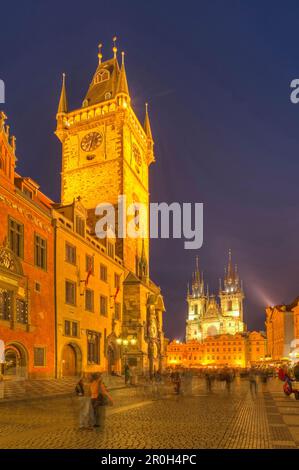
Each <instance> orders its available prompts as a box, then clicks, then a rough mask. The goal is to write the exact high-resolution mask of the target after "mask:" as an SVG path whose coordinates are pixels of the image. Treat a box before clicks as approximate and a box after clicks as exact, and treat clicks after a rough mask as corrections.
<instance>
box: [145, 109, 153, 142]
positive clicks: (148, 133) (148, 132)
mask: <svg viewBox="0 0 299 470" xmlns="http://www.w3.org/2000/svg"><path fill="white" fill-rule="evenodd" d="M143 129H144V130H145V133H146V136H147V138H148V139H149V140H151V141H152V140H153V136H152V129H151V123H150V119H149V115H148V103H145V119H144V125H143Z"/></svg>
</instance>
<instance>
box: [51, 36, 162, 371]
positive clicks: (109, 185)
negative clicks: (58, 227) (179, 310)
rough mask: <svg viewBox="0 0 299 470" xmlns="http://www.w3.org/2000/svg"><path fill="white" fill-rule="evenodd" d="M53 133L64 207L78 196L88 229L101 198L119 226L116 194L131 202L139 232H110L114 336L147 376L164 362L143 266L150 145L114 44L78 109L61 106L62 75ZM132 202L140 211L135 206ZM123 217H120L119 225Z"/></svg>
mask: <svg viewBox="0 0 299 470" xmlns="http://www.w3.org/2000/svg"><path fill="white" fill-rule="evenodd" d="M56 135H57V137H58V138H59V140H60V141H61V143H62V173H61V175H62V176H61V202H62V204H63V205H69V204H72V202H73V201H74V200H76V199H78V198H80V201H81V203H82V204H83V206H84V208H85V209H86V211H87V219H88V226H89V227H90V229H91V231H92V232H93V233H94V232H95V227H96V223H97V221H98V220H99V219H98V218H97V215H96V207H97V206H98V205H99V204H103V203H104V204H107V203H108V204H110V205H113V207H114V208H115V213H116V220H117V224H116V225H117V228H119V227H120V225H121V224H120V220H119V218H120V217H121V216H120V210H119V201H120V197H121V196H124V197H125V199H126V203H127V206H131V207H132V206H133V208H134V207H135V209H134V215H135V218H136V217H137V218H138V217H140V218H141V217H142V218H143V220H142V228H143V232H142V233H140V236H138V237H135V238H134V237H129V236H126V235H125V234H123V236H121V234H119V233H117V235H118V236H117V237H116V239H115V255H116V256H117V257H118V258H119V259H120V260H122V263H123V267H124V280H123V312H122V332H121V335H120V336H119V337H118V338H116V340H118V343H119V344H121V345H122V353H123V357H124V358H125V362H127V363H128V364H129V365H131V366H135V367H137V369H138V370H140V371H142V370H149V371H150V373H151V374H152V373H153V371H154V370H155V369H156V370H158V369H161V367H162V363H163V356H164V334H163V312H164V310H165V308H164V303H163V297H162V295H161V292H160V288H159V287H158V286H157V285H156V284H155V283H154V282H153V281H152V280H151V279H150V271H149V260H150V254H149V225H148V220H147V214H148V211H149V167H150V165H151V164H152V163H153V162H154V161H155V157H154V142H153V137H152V132H151V126H150V120H149V115H148V109H147V106H146V110H145V119H144V124H143V125H142V124H141V123H140V121H139V119H138V118H137V116H136V114H135V112H134V109H133V105H132V101H131V96H130V92H129V86H128V81H127V75H126V69H125V63H124V53H122V59H121V64H119V61H118V57H117V47H116V44H115V42H114V47H113V57H112V58H110V59H108V60H105V61H103V56H102V50H101V46H99V53H98V65H97V68H96V71H95V73H94V75H93V77H92V79H91V82H90V85H89V87H88V90H87V92H86V94H85V96H84V98H83V101H82V106H81V107H80V108H78V109H75V110H69V109H68V102H67V94H66V84H65V76H64V77H63V85H62V91H61V97H60V101H59V107H58V112H57V129H56ZM139 204H143V207H145V209H146V210H145V213H146V214H144V213H141V211H139ZM134 205H135V206H134ZM122 217H123V216H122ZM130 217H131V216H130ZM127 221H128V219H127V218H126V217H125V220H124V222H125V224H124V225H125V226H126V223H127ZM135 228H136V229H138V222H136V227H135Z"/></svg>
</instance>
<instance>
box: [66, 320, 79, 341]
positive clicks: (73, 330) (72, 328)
mask: <svg viewBox="0 0 299 470" xmlns="http://www.w3.org/2000/svg"><path fill="white" fill-rule="evenodd" d="M64 334H65V336H71V337H73V338H78V337H79V326H78V322H75V321H70V320H65V322H64Z"/></svg>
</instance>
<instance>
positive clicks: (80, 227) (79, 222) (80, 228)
mask: <svg viewBox="0 0 299 470" xmlns="http://www.w3.org/2000/svg"><path fill="white" fill-rule="evenodd" d="M76 233H78V234H79V235H81V237H85V221H84V219H83V218H82V217H79V216H78V215H77V216H76Z"/></svg>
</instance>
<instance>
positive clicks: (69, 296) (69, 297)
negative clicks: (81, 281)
mask: <svg viewBox="0 0 299 470" xmlns="http://www.w3.org/2000/svg"><path fill="white" fill-rule="evenodd" d="M65 302H66V303H67V304H69V305H76V283H75V282H72V281H65Z"/></svg>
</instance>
